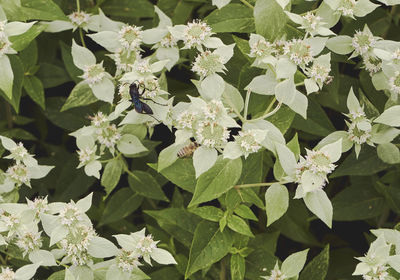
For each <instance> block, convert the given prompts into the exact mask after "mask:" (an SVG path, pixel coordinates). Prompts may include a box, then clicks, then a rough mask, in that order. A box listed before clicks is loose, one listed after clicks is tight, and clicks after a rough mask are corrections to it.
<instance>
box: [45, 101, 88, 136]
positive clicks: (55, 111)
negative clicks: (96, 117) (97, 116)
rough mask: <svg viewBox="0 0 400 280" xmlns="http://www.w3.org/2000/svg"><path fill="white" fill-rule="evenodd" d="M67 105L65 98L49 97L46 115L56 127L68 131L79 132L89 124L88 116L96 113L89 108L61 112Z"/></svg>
mask: <svg viewBox="0 0 400 280" xmlns="http://www.w3.org/2000/svg"><path fill="white" fill-rule="evenodd" d="M64 103H65V98H63V97H49V98H47V100H46V110H45V111H44V115H45V116H46V117H47V118H48V119H49V120H50V121H51V122H52V123H54V124H55V125H57V126H59V127H61V128H63V129H66V130H68V131H73V130H77V129H79V128H81V127H83V126H84V125H85V124H87V123H88V119H87V118H86V117H87V115H91V114H93V113H94V111H93V110H88V109H87V108H73V109H71V110H68V111H67V112H60V109H61V107H62V105H63V104H64Z"/></svg>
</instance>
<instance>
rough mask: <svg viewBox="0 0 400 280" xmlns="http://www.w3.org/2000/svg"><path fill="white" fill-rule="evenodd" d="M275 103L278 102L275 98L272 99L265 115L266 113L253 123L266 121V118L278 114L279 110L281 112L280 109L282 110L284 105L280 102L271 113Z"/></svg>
mask: <svg viewBox="0 0 400 280" xmlns="http://www.w3.org/2000/svg"><path fill="white" fill-rule="evenodd" d="M275 101H276V98H275V97H274V98H273V99H272V101H271V103H270V104H269V105H268V108H267V110H265V113H264V114H263V115H262V116H261V117H258V118H256V119H253V120H252V121H256V120H263V119H265V118H268V117H270V116H272V115H273V114H275V113H276V112H278V110H279V109H280V108H281V106H282V103H281V102H279V103H278V105H276V107H275V109H274V110H272V111H271V108H272V106H273V105H274V103H275Z"/></svg>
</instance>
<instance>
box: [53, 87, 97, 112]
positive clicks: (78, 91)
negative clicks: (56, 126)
mask: <svg viewBox="0 0 400 280" xmlns="http://www.w3.org/2000/svg"><path fill="white" fill-rule="evenodd" d="M96 101H98V99H97V98H96V97H95V96H94V95H93V92H92V90H91V89H90V87H89V85H88V84H87V83H85V82H80V83H79V84H77V85H76V86H75V87H74V88H73V89H72V91H71V93H70V94H69V96H68V98H67V101H65V104H64V105H63V106H62V108H61V112H63V111H66V110H68V109H71V108H75V107H80V106H85V105H89V104H92V103H94V102H96Z"/></svg>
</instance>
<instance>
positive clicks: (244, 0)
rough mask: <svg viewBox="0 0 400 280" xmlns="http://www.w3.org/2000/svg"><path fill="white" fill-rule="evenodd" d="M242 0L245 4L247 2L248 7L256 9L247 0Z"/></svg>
mask: <svg viewBox="0 0 400 280" xmlns="http://www.w3.org/2000/svg"><path fill="white" fill-rule="evenodd" d="M240 2H242V3H243V4H245V5H246V6H247V7H249V8H250V9H254V7H253V5H251V4H250V3H249V2H247V1H246V0H240Z"/></svg>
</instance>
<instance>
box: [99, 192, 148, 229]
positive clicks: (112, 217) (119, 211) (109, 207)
mask: <svg viewBox="0 0 400 280" xmlns="http://www.w3.org/2000/svg"><path fill="white" fill-rule="evenodd" d="M142 201H143V197H141V196H140V195H138V194H137V193H134V192H133V191H132V190H131V189H130V188H122V189H119V190H118V191H117V192H116V193H114V194H113V195H112V196H111V197H110V199H109V200H108V202H107V204H106V207H105V208H104V212H103V215H102V216H101V220H100V225H106V224H109V223H112V222H115V221H119V220H121V219H123V218H125V217H127V216H128V215H130V214H131V213H132V212H133V211H135V210H136V209H138V208H139V207H140V205H141V204H142Z"/></svg>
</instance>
